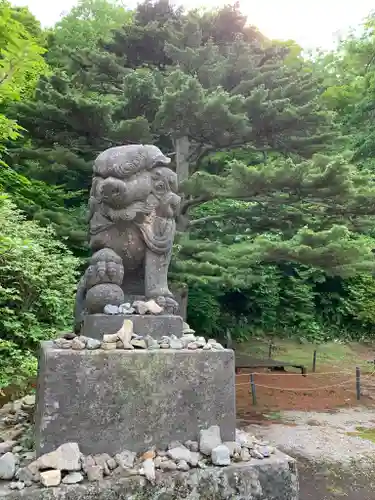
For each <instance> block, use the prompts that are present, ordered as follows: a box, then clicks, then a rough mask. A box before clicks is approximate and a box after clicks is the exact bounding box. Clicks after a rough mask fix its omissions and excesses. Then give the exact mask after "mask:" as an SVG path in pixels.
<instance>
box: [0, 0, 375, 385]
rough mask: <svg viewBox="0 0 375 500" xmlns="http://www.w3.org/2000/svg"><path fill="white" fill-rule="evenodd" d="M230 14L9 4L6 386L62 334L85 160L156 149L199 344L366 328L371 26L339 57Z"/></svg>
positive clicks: (1, 215)
mask: <svg viewBox="0 0 375 500" xmlns="http://www.w3.org/2000/svg"><path fill="white" fill-rule="evenodd" d="M249 23H251V19H249V20H247V19H246V17H245V16H243V15H242V13H241V11H240V9H239V6H238V5H236V4H235V5H228V6H226V7H224V8H221V9H219V10H215V11H205V10H195V11H190V12H186V11H183V10H182V9H176V8H174V7H172V6H171V5H170V4H169V2H168V1H167V0H159V1H155V2H152V1H149V0H147V1H145V2H144V3H141V4H140V5H139V6H138V8H137V9H136V10H133V11H132V10H126V9H125V8H124V7H123V6H122V4H120V3H119V2H116V1H114V0H113V1H110V0H80V1H79V2H78V4H77V6H76V7H74V8H73V9H72V10H71V11H70V12H69V13H68V14H67V15H65V16H64V17H63V18H62V19H61V20H60V21H59V22H58V23H57V24H56V25H55V26H54V27H53V28H51V29H42V27H41V26H40V23H39V22H38V21H37V20H36V19H35V18H34V17H33V15H32V14H31V13H30V12H29V11H28V9H27V8H19V7H13V6H12V5H11V4H10V3H8V2H7V1H4V0H0V56H1V57H0V161H1V166H0V186H1V193H0V227H1V230H0V364H1V373H0V388H1V387H4V386H6V385H7V384H9V383H10V382H12V383H17V382H18V381H21V380H22V379H23V378H24V377H27V376H28V375H30V374H32V373H33V372H34V370H35V357H34V355H33V353H34V352H35V348H36V346H37V344H38V342H39V341H40V340H41V339H45V338H48V337H51V336H53V335H54V334H55V333H56V331H58V330H61V329H66V328H71V320H72V303H73V298H74V292H75V285H76V283H77V280H78V276H79V273H80V272H81V271H82V269H83V267H84V265H85V262H86V259H87V256H88V248H87V245H86V219H85V217H86V215H85V214H86V205H87V199H88V190H89V186H90V182H91V167H92V161H93V159H94V157H95V156H96V155H97V154H98V153H99V152H101V151H102V150H104V149H106V148H108V147H111V146H114V145H120V144H128V143H135V142H137V143H142V142H143V143H155V144H157V145H158V146H159V147H160V148H161V149H162V150H163V152H165V153H167V154H170V155H171V157H172V158H173V160H174V166H175V168H176V170H177V173H178V176H179V179H180V182H181V193H182V196H183V203H182V211H181V215H180V217H179V220H178V229H179V232H178V236H177V238H176V243H175V251H174V257H173V264H172V268H171V273H170V275H171V280H172V281H173V282H174V284H175V286H177V287H187V288H188V291H189V308H188V320H189V323H190V324H191V326H192V327H194V328H195V329H196V330H197V331H199V332H200V333H202V334H204V335H208V336H211V335H212V336H217V337H219V338H220V337H223V335H224V334H225V333H226V332H227V331H230V332H231V334H232V337H234V338H237V339H239V340H244V339H247V338H250V337H251V336H252V335H257V336H259V335H269V334H273V335H281V336H294V337H296V338H299V339H306V340H307V341H313V342H324V341H326V340H329V339H333V338H340V339H343V340H346V339H348V340H349V339H356V340H360V339H363V338H371V337H372V336H373V333H374V331H375V281H374V277H373V276H374V265H375V258H374V249H375V224H374V222H373V221H374V217H373V216H374V215H375V184H374V174H375V160H374V156H375V123H374V118H375V31H374V29H375V16H372V15H369V17H368V19H367V20H366V23H365V24H364V25H363V26H362V29H361V30H360V35H352V36H349V37H348V38H346V39H345V40H342V41H341V42H340V43H339V44H338V47H337V48H336V49H335V50H334V51H332V52H325V53H323V52H322V53H314V54H306V53H304V52H303V51H302V49H301V47H299V46H298V45H297V44H296V43H295V42H294V41H292V40H291V41H288V42H285V41H278V40H270V39H267V38H266V37H265V36H264V35H263V34H262V33H260V32H259V30H258V29H257V28H256V27H254V26H252V25H251V24H249Z"/></svg>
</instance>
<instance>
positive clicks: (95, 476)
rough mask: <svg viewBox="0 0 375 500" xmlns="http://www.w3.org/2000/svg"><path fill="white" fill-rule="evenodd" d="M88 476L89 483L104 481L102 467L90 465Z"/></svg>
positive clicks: (87, 470) (87, 471) (87, 469)
mask: <svg viewBox="0 0 375 500" xmlns="http://www.w3.org/2000/svg"><path fill="white" fill-rule="evenodd" d="M86 474H87V479H88V480H89V481H100V480H101V479H103V469H102V468H101V467H100V465H90V466H89V467H87V468H86Z"/></svg>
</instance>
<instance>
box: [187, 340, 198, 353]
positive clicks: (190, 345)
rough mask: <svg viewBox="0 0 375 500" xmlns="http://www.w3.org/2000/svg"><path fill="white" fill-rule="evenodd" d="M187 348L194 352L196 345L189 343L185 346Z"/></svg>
mask: <svg viewBox="0 0 375 500" xmlns="http://www.w3.org/2000/svg"><path fill="white" fill-rule="evenodd" d="M187 348H188V349H191V350H192V351H195V350H196V349H198V344H197V343H196V342H190V343H189V344H188V345H187Z"/></svg>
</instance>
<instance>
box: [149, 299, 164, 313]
mask: <svg viewBox="0 0 375 500" xmlns="http://www.w3.org/2000/svg"><path fill="white" fill-rule="evenodd" d="M145 306H146V307H147V312H149V313H151V314H161V313H162V312H163V308H162V307H160V306H159V304H157V303H156V302H155V301H154V300H153V299H151V300H148V301H147V302H146V303H145Z"/></svg>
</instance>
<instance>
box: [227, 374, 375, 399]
mask: <svg viewBox="0 0 375 500" xmlns="http://www.w3.org/2000/svg"><path fill="white" fill-rule="evenodd" d="M344 374H345V375H349V374H351V377H350V378H348V379H346V380H344V381H341V382H337V383H336V384H330V385H325V386H319V387H305V388H301V387H277V386H270V385H264V384H259V383H257V382H256V381H255V375H258V376H259V375H260V376H262V377H263V376H267V375H270V376H275V374H274V373H263V372H252V373H250V374H249V375H250V381H249V382H241V383H236V387H241V386H247V387H249V389H250V392H251V395H252V400H253V405H256V404H257V394H256V388H257V387H261V388H263V389H271V390H275V391H290V392H303V393H304V392H314V391H324V390H328V389H334V388H336V387H344V386H346V385H347V386H349V385H350V386H351V387H353V385H354V386H355V392H356V396H357V400H360V398H361V384H362V383H363V382H366V381H368V380H370V379H371V381H372V382H374V379H373V378H372V377H373V375H374V374H375V370H374V371H373V372H372V373H370V374H367V375H366V376H365V377H361V370H360V368H359V367H356V369H355V373H353V372H350V371H349V370H341V371H337V372H322V373H316V372H314V373H310V374H309V375H308V376H309V377H317V376H321V375H325V376H327V375H344ZM243 375H245V374H243ZM288 375H289V376H299V377H300V375H299V374H298V373H285V374H284V373H283V374H282V375H279V376H280V377H285V376H288ZM239 376H241V375H239ZM369 387H375V386H371V385H370V386H369Z"/></svg>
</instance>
